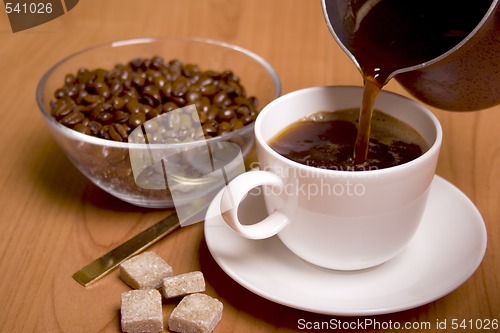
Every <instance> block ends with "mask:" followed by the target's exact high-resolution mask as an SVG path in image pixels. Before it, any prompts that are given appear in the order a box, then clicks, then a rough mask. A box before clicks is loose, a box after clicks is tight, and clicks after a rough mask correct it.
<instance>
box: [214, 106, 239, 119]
mask: <svg viewBox="0 0 500 333" xmlns="http://www.w3.org/2000/svg"><path fill="white" fill-rule="evenodd" d="M234 117H235V113H234V111H233V109H230V108H227V109H223V110H221V111H220V112H219V113H218V114H217V120H220V121H229V120H231V119H233V118H234Z"/></svg>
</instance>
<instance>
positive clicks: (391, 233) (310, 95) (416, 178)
mask: <svg viewBox="0 0 500 333" xmlns="http://www.w3.org/2000/svg"><path fill="white" fill-rule="evenodd" d="M362 92H363V88H362V87H347V86H329V87H312V88H307V89H303V90H298V91H295V92H292V93H289V94H287V95H283V96H282V97H280V98H278V99H276V100H274V101H273V102H271V103H270V104H268V105H267V106H266V107H265V108H264V109H263V110H262V111H261V113H260V114H259V116H258V117H257V120H256V123H255V137H256V149H257V156H258V164H259V168H260V170H259V171H249V172H246V173H244V174H241V175H239V176H238V177H236V178H235V179H234V180H233V181H231V182H230V183H229V184H228V186H226V187H225V189H224V190H223V194H222V196H221V202H220V206H221V212H222V216H223V219H224V220H225V222H226V223H227V224H228V225H229V226H230V227H231V228H232V229H233V230H234V231H235V232H236V233H238V234H239V235H241V236H243V237H246V238H250V239H263V238H267V237H271V236H273V235H278V237H279V238H280V239H281V241H282V242H283V243H284V244H285V245H286V246H287V247H288V248H289V249H290V250H291V251H292V252H293V253H295V254H296V255H297V256H299V257H301V258H302V259H304V260H306V261H308V262H310V263H313V264H316V265H318V266H321V267H324V268H330V269H338V270H356V269H364V268H369V267H373V266H376V265H379V264H382V263H384V262H386V261H388V260H390V259H391V258H393V257H395V256H396V255H397V254H398V253H400V252H401V251H402V250H403V249H404V248H405V246H406V245H407V244H408V243H409V241H410V240H411V238H412V237H413V235H414V233H415V231H416V230H417V228H418V226H419V224H420V220H421V218H422V215H423V212H424V210H425V206H426V201H427V197H428V193H429V189H430V185H431V183H432V180H433V177H434V173H435V168H436V164H437V160H438V155H439V150H440V146H441V141H442V130H441V126H440V124H439V121H438V120H437V118H436V117H435V116H434V115H433V114H432V112H431V111H429V110H428V109H427V108H426V107H424V106H423V105H421V104H419V103H417V102H415V101H413V100H410V99H408V98H406V97H403V96H400V95H397V94H394V93H390V92H386V91H382V92H381V94H380V95H379V96H378V98H377V102H376V104H375V108H376V109H379V110H381V111H383V112H385V113H387V114H389V115H392V116H393V117H396V118H397V119H400V120H402V121H404V122H406V123H407V124H409V125H410V126H412V127H413V128H414V129H415V130H417V131H418V132H419V133H420V134H421V135H422V137H423V138H424V139H425V140H426V141H427V143H428V144H429V146H430V148H429V150H428V151H426V152H425V153H424V154H423V155H422V156H420V157H418V158H417V159H415V160H413V161H411V162H408V163H405V164H402V165H398V166H395V167H391V168H386V169H378V170H370V171H338V170H326V169H321V168H314V167H311V166H307V165H303V164H300V163H297V162H294V161H291V160H289V159H287V158H285V157H283V156H281V155H280V154H278V153H277V152H275V151H274V150H273V149H271V148H270V147H269V145H268V142H269V141H270V140H271V139H272V138H273V137H274V136H275V135H277V134H278V133H280V131H282V130H283V129H285V128H286V127H287V126H289V125H290V124H292V123H294V122H296V121H298V120H300V119H302V118H304V117H305V116H307V115H310V114H312V113H315V112H319V111H335V110H341V109H348V108H355V107H359V105H360V103H361V98H362ZM259 186H262V187H259ZM254 188H259V189H260V192H262V193H263V195H264V200H265V203H266V208H267V211H268V212H269V216H268V217H266V218H265V219H264V220H262V221H260V222H257V223H255V224H251V225H246V224H245V221H244V216H238V206H239V204H240V203H241V202H242V201H243V200H244V198H245V197H246V196H247V195H249V193H250V195H251V193H252V192H251V190H252V189H254ZM240 219H241V220H240Z"/></svg>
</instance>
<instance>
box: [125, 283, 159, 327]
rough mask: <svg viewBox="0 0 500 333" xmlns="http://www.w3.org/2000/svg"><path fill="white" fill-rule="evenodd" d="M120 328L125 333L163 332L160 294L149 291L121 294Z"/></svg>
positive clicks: (133, 291)
mask: <svg viewBox="0 0 500 333" xmlns="http://www.w3.org/2000/svg"><path fill="white" fill-rule="evenodd" d="M121 328H122V331H123V332H127V333H142V332H161V331H163V313H162V307H161V294H160V292H159V291H158V290H156V289H149V290H130V291H126V292H124V293H122V300H121Z"/></svg>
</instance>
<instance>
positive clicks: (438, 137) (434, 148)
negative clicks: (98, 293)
mask: <svg viewBox="0 0 500 333" xmlns="http://www.w3.org/2000/svg"><path fill="white" fill-rule="evenodd" d="M353 89H354V90H358V91H359V92H360V93H362V91H363V87H362V86H354V85H335V86H333V85H324V86H315V87H308V88H302V89H299V90H295V91H291V92H289V93H286V94H283V95H282V96H280V97H278V98H277V99H275V100H273V101H272V102H270V103H269V104H267V105H266V106H265V107H264V108H263V109H262V110H261V111H260V113H259V115H258V116H257V119H256V121H255V127H254V134H255V138H256V141H257V143H258V144H259V145H260V146H261V147H262V148H263V149H265V150H266V152H267V153H268V154H270V155H271V156H273V157H274V158H276V159H278V160H280V161H281V162H282V163H284V164H289V165H291V166H293V167H294V168H298V169H301V170H304V171H308V172H313V173H319V174H324V175H326V176H327V175H338V176H341V175H344V176H345V175H347V174H354V175H356V176H360V177H363V176H378V175H382V174H385V173H392V172H394V171H397V170H404V169H409V168H414V167H415V166H417V165H418V164H421V163H423V162H425V160H427V159H429V158H431V156H433V155H435V154H437V153H439V150H440V147H441V143H442V137H443V132H442V127H441V123H440V122H439V120H438V118H437V117H436V116H435V115H434V113H432V111H431V110H429V109H428V108H427V107H426V106H425V105H423V104H422V103H418V102H416V101H415V100H413V99H410V98H408V97H406V96H403V95H400V94H398V93H395V92H391V91H386V90H382V91H381V92H380V94H379V97H380V95H386V96H390V97H391V98H396V99H399V100H401V101H404V102H405V103H410V104H412V105H413V106H414V107H415V108H416V109H418V110H420V112H423V113H424V115H425V116H427V118H429V119H430V121H431V122H432V124H433V125H434V130H435V139H434V141H433V142H430V143H429V149H428V150H427V151H425V152H424V153H423V154H422V155H421V156H419V157H417V158H416V159H414V160H412V161H409V162H406V163H404V164H400V165H396V166H392V167H388V168H382V169H372V170H360V171H354V172H353V171H347V170H331V169H324V168H317V167H313V166H309V165H304V164H301V163H298V162H295V161H292V160H290V159H288V158H286V157H284V156H282V155H280V154H279V153H277V152H276V151H275V150H273V149H272V148H271V147H270V146H269V143H268V140H265V139H264V137H263V135H262V133H261V126H262V122H263V121H264V119H265V117H266V115H267V114H268V113H269V112H271V111H270V110H274V109H275V108H276V107H277V105H278V104H281V103H283V101H285V100H287V99H292V98H297V96H301V95H305V94H313V93H319V92H322V91H325V92H326V93H328V92H329V91H332V90H346V91H347V90H353ZM360 104H361V95H360V100H359V103H358V105H360ZM318 111H320V110H318ZM381 111H382V112H383V111H384V110H383V109H382V110H381ZM314 112H315V111H314V110H313V111H311V112H310V114H312V113H314ZM395 117H396V118H398V117H397V116H395ZM398 119H399V118H398ZM293 122H295V121H292V122H291V123H293ZM291 123H290V124H291ZM410 126H411V125H410ZM283 129H284V128H280V129H278V130H276V131H275V133H274V134H273V136H274V135H276V134H278V133H280V131H282V130H283Z"/></svg>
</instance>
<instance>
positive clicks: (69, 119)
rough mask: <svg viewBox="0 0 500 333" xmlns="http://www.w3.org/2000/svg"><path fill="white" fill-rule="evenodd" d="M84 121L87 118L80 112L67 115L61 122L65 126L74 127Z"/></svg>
mask: <svg viewBox="0 0 500 333" xmlns="http://www.w3.org/2000/svg"><path fill="white" fill-rule="evenodd" d="M83 119H85V116H84V115H83V113H81V112H80V111H72V112H70V113H68V114H67V115H65V116H64V117H63V118H62V119H61V120H59V121H60V122H61V124H63V125H64V126H68V127H73V126H75V125H76V124H78V123H79V122H81V121H82V120H83Z"/></svg>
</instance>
